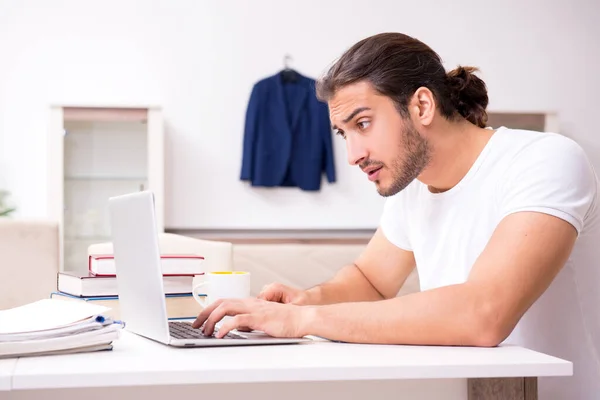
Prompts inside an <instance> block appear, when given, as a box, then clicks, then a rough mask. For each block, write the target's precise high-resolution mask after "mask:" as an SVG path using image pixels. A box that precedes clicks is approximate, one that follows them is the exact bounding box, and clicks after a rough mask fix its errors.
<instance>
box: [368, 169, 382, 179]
mask: <svg viewBox="0 0 600 400" xmlns="http://www.w3.org/2000/svg"><path fill="white" fill-rule="evenodd" d="M381 168H383V166H381V167H377V168H373V169H368V170H366V171H365V172H366V173H367V176H368V177H369V180H370V181H374V180H376V179H377V177H378V176H379V171H381Z"/></svg>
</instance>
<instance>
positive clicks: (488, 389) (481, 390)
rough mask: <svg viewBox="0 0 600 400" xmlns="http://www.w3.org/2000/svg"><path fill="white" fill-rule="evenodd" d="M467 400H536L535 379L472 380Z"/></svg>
mask: <svg viewBox="0 0 600 400" xmlns="http://www.w3.org/2000/svg"><path fill="white" fill-rule="evenodd" d="M467 384H468V386H469V400H509V399H510V400H537V398H538V395H537V394H538V390H537V378H536V377H525V378H472V379H468V380H467Z"/></svg>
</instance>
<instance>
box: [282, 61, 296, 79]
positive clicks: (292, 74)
mask: <svg viewBox="0 0 600 400" xmlns="http://www.w3.org/2000/svg"><path fill="white" fill-rule="evenodd" d="M291 60H292V56H290V55H289V54H286V55H285V56H283V71H281V77H282V78H283V82H285V83H287V82H296V81H297V80H298V73H297V72H296V71H294V70H293V69H292V68H291V67H290V61H291Z"/></svg>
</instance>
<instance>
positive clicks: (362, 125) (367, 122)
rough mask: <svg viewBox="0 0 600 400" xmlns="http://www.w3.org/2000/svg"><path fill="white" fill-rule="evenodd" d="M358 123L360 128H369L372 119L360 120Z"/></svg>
mask: <svg viewBox="0 0 600 400" xmlns="http://www.w3.org/2000/svg"><path fill="white" fill-rule="evenodd" d="M357 125H358V127H359V128H360V129H367V128H368V127H369V125H371V121H360V122H359V123H358V124H357Z"/></svg>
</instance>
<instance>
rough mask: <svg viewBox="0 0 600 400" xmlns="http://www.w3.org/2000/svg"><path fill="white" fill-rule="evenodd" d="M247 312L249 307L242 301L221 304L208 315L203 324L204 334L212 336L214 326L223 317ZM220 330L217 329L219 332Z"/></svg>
mask: <svg viewBox="0 0 600 400" xmlns="http://www.w3.org/2000/svg"><path fill="white" fill-rule="evenodd" d="M248 312H249V307H248V305H247V303H246V302H244V301H239V300H237V301H234V300H231V301H225V302H223V303H221V304H220V305H219V306H218V307H217V308H215V310H214V311H213V312H212V313H211V314H210V316H209V317H208V319H207V320H206V323H205V324H204V334H205V335H207V336H210V335H212V334H213V332H214V329H215V324H216V323H217V322H219V321H220V320H222V319H223V317H224V316H226V315H229V316H234V315H237V314H245V313H248ZM220 330H221V328H219V331H220Z"/></svg>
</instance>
